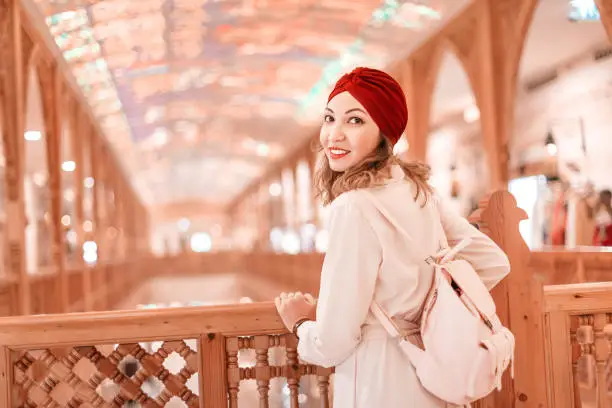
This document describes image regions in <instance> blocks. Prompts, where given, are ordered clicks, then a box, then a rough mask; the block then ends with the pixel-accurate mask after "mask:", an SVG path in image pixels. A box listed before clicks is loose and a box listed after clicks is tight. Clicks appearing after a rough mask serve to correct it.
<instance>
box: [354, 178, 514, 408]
mask: <svg viewBox="0 0 612 408" xmlns="http://www.w3.org/2000/svg"><path fill="white" fill-rule="evenodd" d="M362 191H364V192H365V193H366V194H365V195H366V196H367V197H368V198H369V200H370V201H372V202H373V203H374V205H375V207H376V208H377V209H378V210H379V211H380V212H381V214H382V215H383V216H384V217H385V218H387V219H388V220H389V222H391V224H392V225H394V226H395V227H396V228H397V230H398V231H400V232H401V233H402V234H403V235H405V236H406V238H407V239H408V240H409V241H410V243H411V245H410V247H411V248H410V249H411V250H412V251H413V255H415V259H418V260H419V263H426V264H428V265H430V266H432V267H433V268H434V276H433V283H432V287H431V290H430V292H429V294H428V295H427V297H426V299H425V302H424V306H423V311H422V314H421V322H420V334H421V337H422V340H423V345H424V350H422V349H420V348H419V347H417V346H416V345H414V344H412V343H411V342H410V341H409V339H408V338H407V337H406V336H403V335H402V334H401V330H400V329H398V327H397V325H396V324H395V323H394V322H393V321H392V320H391V319H390V318H389V316H388V315H387V314H386V313H385V311H384V310H383V309H382V308H381V307H380V305H378V304H377V303H376V302H374V303H373V304H372V307H371V310H372V313H373V314H374V316H375V317H376V318H377V319H378V320H379V321H380V323H381V324H382V326H383V327H384V328H385V329H386V330H387V331H388V332H389V334H390V335H391V336H392V337H399V338H400V347H401V349H402V351H403V352H404V353H405V354H406V356H407V357H408V359H409V360H410V362H411V363H412V365H413V366H414V368H415V370H416V374H417V377H418V378H419V380H420V381H421V385H422V386H423V387H424V388H425V389H426V390H427V391H429V392H430V393H431V394H433V395H434V396H436V397H438V398H439V399H441V400H443V401H446V402H448V403H451V404H455V405H467V406H469V404H470V403H471V402H473V401H476V400H478V399H480V398H483V397H485V396H487V395H488V394H489V393H491V392H492V391H493V390H494V389H496V388H497V389H498V390H500V389H501V378H502V374H503V373H504V371H505V370H506V369H507V368H508V366H509V365H510V363H513V361H514V336H513V335H512V333H511V332H510V330H508V329H507V328H505V327H504V326H502V324H501V322H500V320H499V318H498V317H497V314H496V311H495V303H494V302H493V298H492V297H491V294H490V293H489V291H488V290H487V288H486V287H485V285H484V283H483V282H482V280H481V279H480V277H479V276H478V274H477V273H476V271H475V270H474V268H473V267H472V265H470V263H468V262H467V261H464V260H460V259H454V257H455V255H456V254H457V253H458V252H459V251H460V250H461V249H463V248H465V246H467V245H468V244H469V243H470V239H469V238H468V239H464V240H463V241H461V242H460V243H459V244H458V245H457V246H455V247H453V248H451V249H446V250H444V251H442V252H441V253H439V254H436V256H435V258H434V257H432V256H428V255H426V254H425V253H424V252H421V251H420V250H419V247H418V244H417V242H416V241H414V240H413V239H412V238H411V237H410V235H409V234H408V233H407V232H406V231H405V230H404V229H403V228H402V227H401V226H400V224H399V223H397V222H395V220H394V219H393V218H392V217H391V216H390V215H389V214H388V213H387V211H386V210H385V209H384V207H382V206H381V205H379V203H378V202H377V200H376V198H375V197H374V196H373V195H372V194H371V193H370V192H368V191H367V190H362ZM440 228H441V229H442V227H441V224H440ZM438 259H439V260H438ZM451 281H452V282H453V283H452V284H451ZM511 375H512V376H513V377H514V370H513V369H511Z"/></svg>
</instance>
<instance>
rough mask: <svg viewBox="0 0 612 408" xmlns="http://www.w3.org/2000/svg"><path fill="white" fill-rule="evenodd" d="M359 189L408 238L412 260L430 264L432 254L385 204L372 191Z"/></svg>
mask: <svg viewBox="0 0 612 408" xmlns="http://www.w3.org/2000/svg"><path fill="white" fill-rule="evenodd" d="M360 191H361V192H362V195H363V196H364V197H365V198H366V199H367V200H368V201H370V202H371V203H372V204H373V205H374V207H375V208H376V209H377V210H378V212H380V213H381V214H382V216H383V217H385V218H386V219H387V220H388V221H389V223H391V225H392V226H393V227H394V228H395V229H397V230H398V231H399V232H400V233H401V234H402V235H403V236H404V237H405V238H406V239H407V240H408V242H409V243H410V245H409V246H408V251H410V253H411V255H412V256H413V258H414V260H416V261H418V263H419V264H421V263H426V264H427V265H431V264H432V262H433V261H434V259H433V256H432V255H430V254H428V253H426V252H425V251H424V250H423V249H422V248H421V246H420V245H419V244H418V243H417V242H416V241H415V240H414V239H412V236H411V235H410V234H409V233H408V231H406V229H405V228H404V227H402V225H401V224H400V223H399V222H398V221H397V220H396V219H395V217H394V216H393V215H392V214H391V213H390V212H389V211H388V210H387V209H386V208H385V206H384V205H382V204H381V203H380V201H379V200H378V198H376V197H375V196H374V194H372V192H370V191H368V190H366V189H363V190H360Z"/></svg>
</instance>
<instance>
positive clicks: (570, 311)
mask: <svg viewBox="0 0 612 408" xmlns="http://www.w3.org/2000/svg"><path fill="white" fill-rule="evenodd" d="M544 293H545V330H546V357H547V366H548V369H547V372H548V376H549V379H548V380H549V385H550V386H549V399H550V401H551V404H552V405H551V406H553V407H555V408H572V407H575V408H580V407H584V408H587V407H589V408H591V407H592V408H609V407H612V386H611V385H612V354H611V352H610V350H611V347H612V282H599V283H584V284H575V285H555V286H547V287H545V289H544Z"/></svg>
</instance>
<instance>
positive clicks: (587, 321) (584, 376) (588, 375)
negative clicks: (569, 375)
mask: <svg viewBox="0 0 612 408" xmlns="http://www.w3.org/2000/svg"><path fill="white" fill-rule="evenodd" d="M593 323H594V318H593V315H583V316H579V317H578V325H579V327H578V329H577V330H576V341H577V342H578V344H579V345H580V358H579V361H578V364H579V368H578V369H577V373H578V375H579V377H578V378H574V382H577V381H580V382H581V383H583V384H584V385H585V386H586V388H587V389H594V388H595V387H596V386H597V379H596V367H597V362H596V360H595V332H594V328H593ZM580 367H582V370H581V369H580ZM575 388H580V384H578V385H577V386H575ZM576 399H577V400H579V401H580V405H577V406H578V407H580V406H582V398H580V396H578V397H577V398H576Z"/></svg>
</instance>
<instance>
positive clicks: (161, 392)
mask: <svg viewBox="0 0 612 408" xmlns="http://www.w3.org/2000/svg"><path fill="white" fill-rule="evenodd" d="M12 357H13V377H14V388H15V392H14V393H13V395H14V397H13V398H14V399H13V405H14V406H16V407H24V408H34V407H46V408H56V407H57V408H59V407H69V408H76V407H95V408H98V407H103V408H106V407H109V408H111V407H112V408H114V407H123V406H124V405H125V404H126V403H128V402H134V403H137V404H139V406H141V407H143V408H157V407H170V406H172V407H176V406H181V404H180V401H182V402H183V403H184V404H183V405H182V406H187V407H198V406H199V403H200V402H199V396H198V389H199V384H198V365H199V364H198V360H199V353H198V350H197V342H196V341H195V340H176V341H164V342H153V343H125V344H117V345H96V346H75V347H65V348H61V347H60V348H47V349H41V350H28V351H19V352H17V351H14V352H13V356H12Z"/></svg>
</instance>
